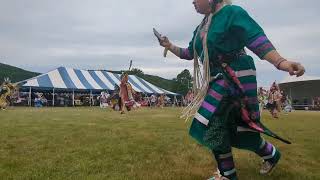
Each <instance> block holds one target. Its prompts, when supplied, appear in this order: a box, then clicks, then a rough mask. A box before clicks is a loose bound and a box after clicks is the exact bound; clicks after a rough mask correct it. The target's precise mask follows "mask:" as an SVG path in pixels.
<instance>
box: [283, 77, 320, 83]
mask: <svg viewBox="0 0 320 180" xmlns="http://www.w3.org/2000/svg"><path fill="white" fill-rule="evenodd" d="M316 80H320V77H315V76H300V77H296V76H287V77H286V78H285V79H283V80H282V81H281V82H280V83H279V84H285V83H292V82H301V81H316Z"/></svg>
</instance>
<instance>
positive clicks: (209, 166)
mask: <svg viewBox="0 0 320 180" xmlns="http://www.w3.org/2000/svg"><path fill="white" fill-rule="evenodd" d="M180 111H181V109H178V108H165V109H149V108H145V109H140V110H137V111H134V112H130V113H127V114H125V115H120V114H119V113H118V112H114V111H111V110H102V109H99V108H54V109H52V108H43V109H34V108H9V109H8V110H6V111H0V179H39V180H40V179H41V180H42V179H119V180H120V179H121V180H122V179H151V180H154V179H172V180H176V179H181V180H184V179H190V180H196V179H199V180H204V179H206V178H208V177H210V175H211V174H212V172H213V170H214V169H215V164H214V161H213V159H212V155H211V153H210V152H209V151H208V150H207V149H206V148H203V147H200V146H198V145H197V144H196V143H195V141H193V140H192V139H191V137H189V135H188V128H189V125H190V122H188V123H185V122H184V120H182V119H179V118H178V117H179V115H180ZM263 116H264V122H265V124H266V125H268V126H269V127H270V128H271V129H272V130H274V131H275V132H277V133H278V134H280V135H282V136H283V137H286V138H289V139H290V140H291V141H292V142H293V144H292V145H286V144H283V143H281V142H279V141H276V140H273V139H270V138H268V137H266V139H268V140H270V141H271V142H273V143H274V144H275V145H276V146H277V147H278V148H279V149H280V150H281V152H282V159H281V161H280V163H279V165H278V166H277V167H276V169H275V170H274V171H273V173H272V174H271V175H269V176H260V175H259V173H258V170H259V167H260V164H261V159H259V158H258V157H257V156H256V155H255V154H252V153H248V152H246V151H240V150H236V149H235V150H234V155H235V161H236V166H237V172H238V176H239V179H245V180H247V179H253V180H259V179H266V180H267V179H268V180H269V179H277V180H278V179H288V180H293V179H299V180H300V179H320V158H319V151H320V140H319V136H320V133H319V132H320V112H303V111H297V112H293V113H291V114H289V115H282V116H281V118H280V119H278V120H273V119H271V116H270V115H269V114H268V113H267V112H265V113H264V115H263Z"/></svg>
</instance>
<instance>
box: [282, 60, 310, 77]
mask: <svg viewBox="0 0 320 180" xmlns="http://www.w3.org/2000/svg"><path fill="white" fill-rule="evenodd" d="M279 68H280V69H281V70H283V71H287V72H289V74H290V75H291V76H294V75H296V76H297V77H299V76H302V75H303V74H304V73H305V71H306V70H305V68H304V67H303V65H302V64H300V63H297V62H293V61H284V62H283V63H281V64H280V67H279Z"/></svg>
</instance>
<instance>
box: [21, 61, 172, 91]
mask: <svg viewBox="0 0 320 180" xmlns="http://www.w3.org/2000/svg"><path fill="white" fill-rule="evenodd" d="M120 76H121V75H120V74H115V73H111V72H108V71H87V70H79V69H72V68H65V67H59V68H58V69H55V70H53V71H50V72H48V73H45V74H42V75H40V76H37V77H34V78H31V79H28V80H26V81H24V84H23V85H22V87H31V88H40V89H41V88H44V89H48V88H50V89H52V88H54V89H69V90H114V89H115V85H118V86H119V85H120ZM129 83H130V84H131V85H132V87H133V89H134V90H135V91H137V92H143V93H148V94H172V95H177V94H176V93H173V92H170V91H167V90H164V89H162V88H160V87H157V86H155V85H153V84H151V83H149V82H147V81H145V80H144V79H142V78H139V77H137V76H134V75H129Z"/></svg>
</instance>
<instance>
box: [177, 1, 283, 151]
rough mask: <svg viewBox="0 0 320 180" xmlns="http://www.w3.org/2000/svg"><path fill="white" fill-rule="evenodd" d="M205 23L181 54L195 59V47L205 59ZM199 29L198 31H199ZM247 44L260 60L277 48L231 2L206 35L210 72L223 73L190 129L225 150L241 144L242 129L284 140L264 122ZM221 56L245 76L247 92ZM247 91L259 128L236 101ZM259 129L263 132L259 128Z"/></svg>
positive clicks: (212, 84) (206, 142)
mask: <svg viewBox="0 0 320 180" xmlns="http://www.w3.org/2000/svg"><path fill="white" fill-rule="evenodd" d="M204 21H206V19H204ZM199 28H200V29H199ZM201 28H203V27H201V25H199V26H198V27H197V29H196V30H195V32H194V36H193V38H192V41H191V42H190V44H189V47H188V48H186V49H183V50H182V51H181V55H180V57H181V58H183V59H192V58H193V57H192V55H193V54H194V51H196V52H197V54H198V55H199V58H200V59H202V60H203V54H204V53H203V43H202V40H203V36H204V35H205V34H204V32H202V29H201ZM198 30H199V33H197V32H198ZM194 41H195V42H194ZM194 43H195V45H194ZM245 47H247V48H248V49H250V50H251V51H253V52H254V53H255V54H256V55H257V56H259V57H260V58H261V59H262V58H263V57H264V56H265V55H266V54H267V53H268V52H270V51H272V50H275V48H274V46H273V45H272V43H271V42H270V41H269V39H268V38H267V36H266V35H265V33H264V31H263V29H262V28H261V27H260V26H259V25H258V24H257V23H256V22H255V21H254V20H253V19H252V18H251V17H250V16H249V15H248V13H247V12H246V11H245V10H244V9H242V8H241V7H239V6H235V5H226V6H225V7H223V8H222V9H221V10H220V11H218V12H217V13H216V14H215V15H214V16H213V17H212V21H211V24H210V26H209V30H208V34H207V48H208V54H209V62H210V73H211V76H212V77H213V76H216V75H217V74H219V73H221V75H222V76H221V78H220V79H216V80H215V81H212V82H210V84H209V86H210V88H209V89H208V93H207V95H206V96H205V99H204V101H203V102H202V105H201V107H200V108H199V110H198V112H197V113H196V115H195V117H194V119H193V122H192V125H191V128H190V135H191V136H192V137H194V138H195V139H196V140H197V141H198V142H199V143H201V144H202V145H205V146H207V147H208V148H210V149H213V150H226V149H229V148H230V147H231V146H236V145H237V144H238V142H236V140H235V139H237V135H238V132H262V133H265V134H267V135H269V136H272V137H276V138H278V139H280V140H283V139H282V138H280V137H279V136H277V135H276V134H274V133H273V132H271V131H270V130H269V129H267V128H266V127H265V126H264V125H263V124H262V123H261V122H260V111H259V102H258V98H257V80H256V68H255V64H254V61H253V58H252V57H251V56H249V55H247V54H246V53H244V51H243V50H244V48H245ZM194 48H195V49H194ZM220 57H228V58H229V63H228V64H229V66H230V67H231V68H232V69H233V71H234V72H235V74H236V76H237V78H238V79H239V80H240V82H241V84H242V86H243V88H244V90H245V92H244V94H241V92H239V89H238V88H237V87H236V85H235V84H234V83H233V82H232V80H231V79H230V77H228V75H227V74H226V72H225V71H224V69H223V68H222V67H221V65H220V64H219V63H220V62H219V61H218V59H219V58H220ZM243 96H246V97H247V99H248V107H247V109H248V111H249V114H250V117H251V119H252V120H253V121H254V124H255V126H256V128H252V126H249V125H248V124H246V123H245V122H243V121H242V120H241V115H240V109H239V107H236V106H233V105H234V104H235V103H236V102H237V101H238V102H239V101H241V98H240V97H243ZM258 128H260V129H261V131H257V129H258ZM256 136H258V137H255V138H257V139H261V138H260V133H256ZM247 140H249V139H247ZM261 141H262V140H260V141H259V142H261ZM283 141H285V142H287V141H286V140H283ZM245 144H246V143H245ZM249 144H250V143H249Z"/></svg>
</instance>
